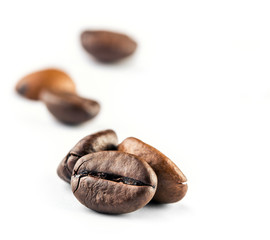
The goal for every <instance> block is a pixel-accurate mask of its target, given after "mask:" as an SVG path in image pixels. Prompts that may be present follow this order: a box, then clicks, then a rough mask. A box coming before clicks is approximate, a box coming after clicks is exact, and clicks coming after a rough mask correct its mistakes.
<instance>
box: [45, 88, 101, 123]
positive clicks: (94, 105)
mask: <svg viewBox="0 0 270 240" xmlns="http://www.w3.org/2000/svg"><path fill="white" fill-rule="evenodd" d="M40 99H41V100H42V101H43V102H44V103H45V104H46V106H47V108H48V110H49V111H50V113H51V114H52V115H53V116H54V117H56V118H57V119H58V120H59V121H60V122H63V123H65V124H70V125H76V124H80V123H83V122H86V121H88V120H90V119H92V118H93V117H95V116H96V115H97V114H98V113H99V110H100V105H99V103H98V102H96V101H94V100H91V99H86V98H82V97H79V96H78V95H76V94H72V93H63V92H56V91H46V90H44V91H42V93H41V95H40Z"/></svg>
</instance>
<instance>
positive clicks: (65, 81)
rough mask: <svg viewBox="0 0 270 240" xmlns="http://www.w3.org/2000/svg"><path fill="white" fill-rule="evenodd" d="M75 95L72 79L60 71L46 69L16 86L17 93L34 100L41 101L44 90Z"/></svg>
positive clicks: (32, 74)
mask: <svg viewBox="0 0 270 240" xmlns="http://www.w3.org/2000/svg"><path fill="white" fill-rule="evenodd" d="M44 89H47V90H53V91H59V92H69V93H75V92H76V88H75V84H74V82H73V81H72V79H71V78H70V77H69V76H68V75H67V74H66V73H64V72H63V71H61V70H58V69H45V70H42V71H38V72H34V73H31V74H29V75H27V76H25V77H23V78H22V79H21V80H20V81H19V82H18V83H17V85H16V91H17V92H18V93H19V94H20V95H22V96H23V97H26V98H28V99H32V100H39V97H40V93H41V91H42V90H44Z"/></svg>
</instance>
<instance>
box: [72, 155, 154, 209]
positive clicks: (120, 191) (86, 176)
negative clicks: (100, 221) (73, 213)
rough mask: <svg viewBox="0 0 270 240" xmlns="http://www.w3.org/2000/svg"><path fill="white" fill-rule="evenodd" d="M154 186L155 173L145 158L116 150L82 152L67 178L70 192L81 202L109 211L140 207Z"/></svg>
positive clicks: (149, 197)
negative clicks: (69, 182) (69, 181)
mask: <svg viewBox="0 0 270 240" xmlns="http://www.w3.org/2000/svg"><path fill="white" fill-rule="evenodd" d="M156 186H157V177H156V174H155V172H154V171H153V169H152V168H151V167H150V166H149V165H148V164H147V163H146V162H145V161H143V160H141V159H139V158H138V157H136V156H134V155H132V154H128V153H124V152H119V151H103V152H96V153H90V154H88V155H85V156H83V157H82V158H80V159H79V160H78V162H77V163H76V164H75V167H74V170H73V174H72V178H71V188H72V191H73V194H74V195H75V197H76V198H77V199H78V200H79V201H80V202H81V203H82V204H83V205H85V206H86V207H88V208H90V209H92V210H94V211H97V212H102V213H110V214H121V213H129V212H133V211H135V210H137V209H140V208H142V207H143V206H145V205H146V204H147V203H148V202H149V201H150V200H151V199H152V197H153V196H154V194H155V191H156Z"/></svg>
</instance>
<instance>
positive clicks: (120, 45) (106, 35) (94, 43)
mask: <svg viewBox="0 0 270 240" xmlns="http://www.w3.org/2000/svg"><path fill="white" fill-rule="evenodd" d="M81 43H82V46H83V48H84V49H85V50H86V51H87V52H88V53H89V54H91V55H92V56H94V57H95V58H96V59H97V60H99V61H101V62H115V61H118V60H120V59H123V58H125V57H128V56H130V55H131V54H132V53H133V52H134V51H135V50H136V48H137V43H136V42H135V41H134V40H132V39H131V38H130V37H128V36H127V35H125V34H121V33H116V32H110V31H85V32H83V33H82V34H81Z"/></svg>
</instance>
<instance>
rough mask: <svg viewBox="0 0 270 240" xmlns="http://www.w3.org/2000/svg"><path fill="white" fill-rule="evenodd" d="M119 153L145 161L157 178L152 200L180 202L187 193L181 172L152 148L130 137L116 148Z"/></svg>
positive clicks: (184, 178)
mask: <svg viewBox="0 0 270 240" xmlns="http://www.w3.org/2000/svg"><path fill="white" fill-rule="evenodd" d="M118 150H119V151H123V152H127V153H131V154H134V155H136V156H138V157H140V158H141V159H143V160H145V161H146V162H147V163H148V164H149V165H150V166H151V167H152V168H153V170H154V171H155V173H156V175H157V177H158V187H157V191H156V194H155V196H154V198H153V200H155V201H157V202H160V203H173V202H177V201H180V200H181V199H182V198H183V197H184V196H185V194H186V192H187V184H184V183H185V182H186V181H187V179H186V177H185V175H184V174H183V173H182V172H181V170H180V169H179V168H178V167H177V166H176V165H175V164H174V163H173V162H172V161H171V160H170V159H169V158H168V157H166V156H165V155H164V154H162V153H161V152H159V151H158V150H157V149H155V148H154V147H152V146H150V145H148V144H146V143H144V142H142V141H140V140H139V139H136V138H133V137H130V138H127V139H125V140H124V141H123V142H122V143H121V144H119V146H118Z"/></svg>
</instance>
